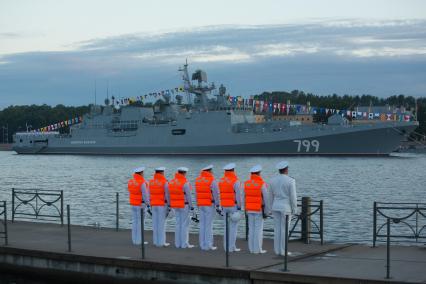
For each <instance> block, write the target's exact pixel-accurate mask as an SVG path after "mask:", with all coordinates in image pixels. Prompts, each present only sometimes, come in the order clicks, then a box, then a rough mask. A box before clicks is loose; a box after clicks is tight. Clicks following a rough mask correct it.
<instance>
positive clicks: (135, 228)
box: [131, 166, 149, 245]
mask: <svg viewBox="0 0 426 284" xmlns="http://www.w3.org/2000/svg"><path fill="white" fill-rule="evenodd" d="M144 171H145V167H143V166H142V167H139V168H136V169H134V170H133V173H135V174H140V175H141V176H143V172H144ZM147 189H148V183H147V182H146V181H145V182H144V183H142V185H141V192H142V205H141V206H142V208H144V210H145V209H146V208H149V193H148V190H147ZM131 209H132V242H133V244H134V245H140V244H141V239H142V237H141V207H139V206H131ZM145 244H148V242H145Z"/></svg>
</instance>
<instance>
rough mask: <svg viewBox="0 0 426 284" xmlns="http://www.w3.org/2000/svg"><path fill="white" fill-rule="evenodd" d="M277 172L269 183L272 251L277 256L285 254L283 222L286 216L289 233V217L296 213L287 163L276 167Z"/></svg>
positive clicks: (294, 197)
mask: <svg viewBox="0 0 426 284" xmlns="http://www.w3.org/2000/svg"><path fill="white" fill-rule="evenodd" d="M276 168H277V170H278V172H279V174H278V175H277V176H275V177H274V178H272V180H271V182H270V191H269V192H270V200H271V203H272V206H271V207H272V208H271V210H272V216H273V217H274V251H275V253H276V254H277V255H284V254H285V225H286V224H285V220H286V215H287V216H288V224H287V226H288V232H290V221H291V215H292V214H296V213H297V193H296V181H295V179H294V178H291V177H289V176H288V162H287V161H282V162H280V163H278V164H277V165H276Z"/></svg>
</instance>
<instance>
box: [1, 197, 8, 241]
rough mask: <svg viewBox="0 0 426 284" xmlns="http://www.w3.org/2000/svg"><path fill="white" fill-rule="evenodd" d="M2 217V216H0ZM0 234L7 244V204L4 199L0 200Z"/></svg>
mask: <svg viewBox="0 0 426 284" xmlns="http://www.w3.org/2000/svg"><path fill="white" fill-rule="evenodd" d="M1 217H3V218H1ZM0 223H1V224H2V226H1V228H0V236H1V237H2V238H3V239H4V244H5V245H7V244H8V232H7V206H6V201H1V202H0Z"/></svg>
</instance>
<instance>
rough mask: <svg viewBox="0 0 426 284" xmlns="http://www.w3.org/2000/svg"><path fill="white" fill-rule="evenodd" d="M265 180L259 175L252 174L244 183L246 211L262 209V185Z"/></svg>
mask: <svg viewBox="0 0 426 284" xmlns="http://www.w3.org/2000/svg"><path fill="white" fill-rule="evenodd" d="M264 183H265V182H264V181H263V179H262V177H261V176H259V175H253V174H252V175H251V177H250V179H249V180H247V181H246V182H245V183H244V194H245V199H246V200H245V201H246V202H245V203H246V204H245V207H246V211H258V212H260V211H262V186H263V184H264Z"/></svg>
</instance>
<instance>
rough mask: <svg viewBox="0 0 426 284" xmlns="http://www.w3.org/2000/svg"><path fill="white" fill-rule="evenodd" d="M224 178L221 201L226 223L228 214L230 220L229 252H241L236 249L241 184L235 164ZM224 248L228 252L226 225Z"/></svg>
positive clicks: (220, 186) (220, 189)
mask: <svg viewBox="0 0 426 284" xmlns="http://www.w3.org/2000/svg"><path fill="white" fill-rule="evenodd" d="M223 169H224V170H225V173H224V176H223V177H222V178H221V179H220V181H219V183H218V185H219V199H220V205H221V207H222V210H223V216H224V221H226V219H225V218H226V214H225V213H228V216H230V218H229V223H228V224H229V252H237V251H240V250H241V249H240V248H237V247H236V242H237V229H238V222H239V221H240V220H241V182H240V181H239V180H238V177H237V175H236V174H235V163H230V164H227V165H226V166H225V167H224V168H223ZM224 228H225V230H224V236H223V248H224V249H225V250H226V234H227V232H226V225H225V224H224Z"/></svg>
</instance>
